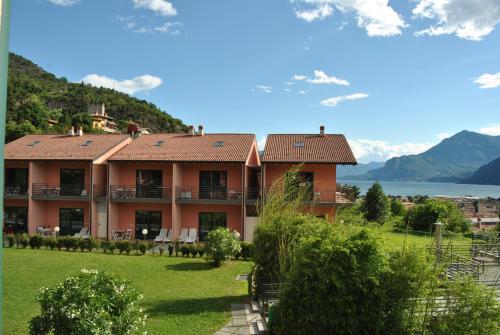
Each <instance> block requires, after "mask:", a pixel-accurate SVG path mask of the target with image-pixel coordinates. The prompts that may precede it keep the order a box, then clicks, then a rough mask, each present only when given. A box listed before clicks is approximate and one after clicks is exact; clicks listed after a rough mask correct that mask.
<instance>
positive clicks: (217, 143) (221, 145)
mask: <svg viewBox="0 0 500 335" xmlns="http://www.w3.org/2000/svg"><path fill="white" fill-rule="evenodd" d="M223 146H224V141H217V142H215V143H214V147H216V148H222V147H223Z"/></svg>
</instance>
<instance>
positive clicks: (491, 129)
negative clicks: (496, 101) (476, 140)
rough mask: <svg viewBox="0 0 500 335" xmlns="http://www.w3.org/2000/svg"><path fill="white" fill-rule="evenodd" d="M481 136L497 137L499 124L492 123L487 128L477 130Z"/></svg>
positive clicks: (499, 132)
mask: <svg viewBox="0 0 500 335" xmlns="http://www.w3.org/2000/svg"><path fill="white" fill-rule="evenodd" d="M478 131H479V132H480V133H481V134H485V135H491V136H499V135H500V124H498V123H493V124H490V125H489V126H487V127H483V128H479V130H478Z"/></svg>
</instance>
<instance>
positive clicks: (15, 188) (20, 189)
mask: <svg viewBox="0 0 500 335" xmlns="http://www.w3.org/2000/svg"><path fill="white" fill-rule="evenodd" d="M3 194H4V196H5V197H21V196H25V195H28V185H5V187H4V193H3Z"/></svg>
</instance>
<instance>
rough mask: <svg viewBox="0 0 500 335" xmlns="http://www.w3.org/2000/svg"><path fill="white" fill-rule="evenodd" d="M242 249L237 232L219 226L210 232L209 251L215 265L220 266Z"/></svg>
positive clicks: (208, 238) (208, 237)
mask: <svg viewBox="0 0 500 335" xmlns="http://www.w3.org/2000/svg"><path fill="white" fill-rule="evenodd" d="M240 251H241V243H240V240H239V236H238V234H237V232H231V231H229V229H227V228H223V227H219V228H217V229H215V230H212V231H211V232H209V233H208V236H207V252H208V254H209V255H210V257H211V258H212V261H213V263H214V265H215V266H220V265H221V264H222V262H224V261H225V260H226V259H230V258H232V257H234V256H235V255H236V254H237V253H238V252H240Z"/></svg>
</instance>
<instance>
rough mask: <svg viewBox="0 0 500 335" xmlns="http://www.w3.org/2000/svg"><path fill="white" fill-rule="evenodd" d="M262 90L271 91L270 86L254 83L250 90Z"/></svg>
mask: <svg viewBox="0 0 500 335" xmlns="http://www.w3.org/2000/svg"><path fill="white" fill-rule="evenodd" d="M256 91H260V92H264V93H271V92H272V91H273V88H272V86H266V85H255V87H254V88H252V92H256Z"/></svg>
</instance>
